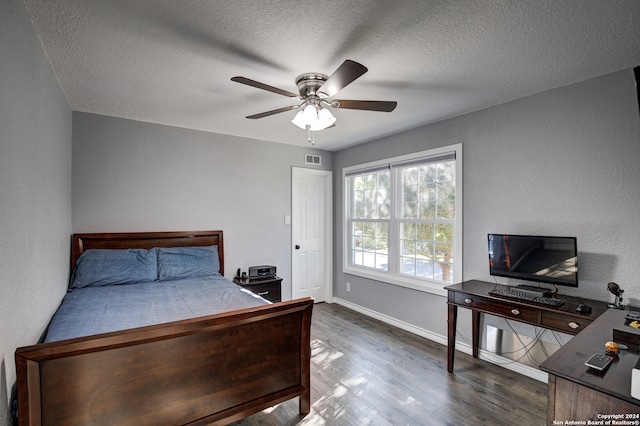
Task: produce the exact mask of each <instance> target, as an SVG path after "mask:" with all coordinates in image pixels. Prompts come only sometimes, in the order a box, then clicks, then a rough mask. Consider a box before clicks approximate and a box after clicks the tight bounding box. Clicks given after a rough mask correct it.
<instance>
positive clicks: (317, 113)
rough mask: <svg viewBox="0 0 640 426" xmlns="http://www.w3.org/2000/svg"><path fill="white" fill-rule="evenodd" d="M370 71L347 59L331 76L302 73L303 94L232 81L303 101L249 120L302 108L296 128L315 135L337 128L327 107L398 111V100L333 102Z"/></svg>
mask: <svg viewBox="0 0 640 426" xmlns="http://www.w3.org/2000/svg"><path fill="white" fill-rule="evenodd" d="M367 71H368V69H367V67H365V66H364V65H361V64H359V63H357V62H355V61H351V60H349V59H347V60H346V61H344V62H343V63H342V65H340V66H339V67H338V69H337V70H336V71H335V72H334V73H333V74H331V76H330V77H329V76H327V75H325V74H320V73H305V74H301V75H299V76H298V77H297V78H296V85H297V86H298V91H299V94H296V93H292V92H289V91H286V90H282V89H278V88H277V87H273V86H269V85H267V84H264V83H260V82H258V81H255V80H251V79H248V78H246V77H233V78H232V79H231V81H235V82H236V83H242V84H246V85H248V86H252V87H257V88H258V89H263V90H266V91H269V92H273V93H276V94H278V95H283V96H286V97H288V98H291V99H295V100H298V101H302V102H301V103H298V104H296V105H290V106H286V107H283V108H278V109H274V110H271V111H266V112H262V113H260V114H254V115H250V116H248V117H247V118H249V119H257V118H264V117H268V116H270V115H274V114H279V113H281V112H286V111H291V110H294V109H298V108H302V110H301V111H299V112H298V114H297V115H296V116H295V118H294V119H293V120H291V121H292V123H293V124H295V125H296V126H298V127H300V128H302V129H306V130H308V131H309V132H311V131H318V130H323V129H326V128H328V127H332V126H334V125H335V124H334V123H335V121H336V119H335V117H333V115H332V114H331V112H329V110H328V109H327V107H330V108H342V109H359V110H366V111H381V112H391V111H393V110H394V109H395V108H396V105H397V104H398V103H397V102H395V101H361V100H359V101H356V100H349V99H329V98H331V97H332V96H334V95H335V94H337V93H338V92H339V91H340V90H342V89H344V88H345V87H346V86H347V85H349V84H351V83H352V82H353V81H354V80H356V79H357V78H358V77H360V76H361V75H363V74H364V73H366V72H367ZM310 140H311V139H310Z"/></svg>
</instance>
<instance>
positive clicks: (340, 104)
mask: <svg viewBox="0 0 640 426" xmlns="http://www.w3.org/2000/svg"><path fill="white" fill-rule="evenodd" d="M336 104H337V105H336ZM330 105H331V106H332V107H334V108H344V109H362V110H367V111H381V112H391V111H393V110H394V109H396V106H397V105H398V103H397V102H396V101H353V100H348V99H334V100H332V101H331V103H330Z"/></svg>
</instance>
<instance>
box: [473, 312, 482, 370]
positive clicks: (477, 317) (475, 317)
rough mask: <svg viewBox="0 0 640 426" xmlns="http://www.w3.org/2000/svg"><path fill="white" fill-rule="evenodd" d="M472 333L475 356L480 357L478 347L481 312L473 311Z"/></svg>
mask: <svg viewBox="0 0 640 426" xmlns="http://www.w3.org/2000/svg"><path fill="white" fill-rule="evenodd" d="M471 333H472V337H471V340H472V345H473V348H472V351H473V357H474V358H478V348H479V347H480V312H478V311H474V310H472V311H471Z"/></svg>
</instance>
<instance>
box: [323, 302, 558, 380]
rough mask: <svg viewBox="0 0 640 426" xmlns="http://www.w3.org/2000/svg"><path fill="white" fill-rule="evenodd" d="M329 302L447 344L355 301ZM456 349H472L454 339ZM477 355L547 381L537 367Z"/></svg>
mask: <svg viewBox="0 0 640 426" xmlns="http://www.w3.org/2000/svg"><path fill="white" fill-rule="evenodd" d="M331 303H337V304H338V305H341V306H344V307H345V308H349V309H351V310H353V311H356V312H359V313H361V314H363V315H366V316H368V317H371V318H375V319H377V320H379V321H382V322H384V323H386V324H389V325H392V326H394V327H398V328H400V329H402V330H405V331H408V332H409V333H413V334H415V335H418V336H420V337H424V338H426V339H429V340H432V341H434V342H436V343H440V344H441V345H445V346H446V345H447V337H446V336H442V335H440V334H437V333H433V332H431V331H429V330H425V329H424V328H420V327H416V326H415V325H413V324H409V323H407V322H404V321H401V320H399V319H397V318H393V317H390V316H388V315H385V314H381V313H380V312H377V311H374V310H372V309H369V308H365V307H363V306H360V305H356V304H355V303H351V302H349V301H346V300H344V299H340V298H338V297H334V298H333V299H332V301H331ZM456 350H458V351H460V352H464V353H466V354H468V355H471V354H472V353H473V351H472V349H471V345H469V344H467V343H465V342H460V341H456ZM478 357H479V358H480V359H481V360H483V361H487V362H490V363H492V364H496V365H498V366H500V367H503V368H506V369H507V370H511V371H514V372H516V373H518V374H522V375H523V376H527V377H530V378H532V379H535V380H538V381H540V382H544V383H547V381H548V375H547V373H545V372H544V371H542V370H539V369H537V368H533V367H530V366H528V365H524V364H520V363H519V362H514V361H512V360H510V359H508V358H505V357H502V356H500V355H496V354H494V353H493V352H489V351H485V350H483V349H480V352H479V354H478Z"/></svg>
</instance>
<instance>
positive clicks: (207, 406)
mask: <svg viewBox="0 0 640 426" xmlns="http://www.w3.org/2000/svg"><path fill="white" fill-rule="evenodd" d="M214 244H217V245H218V251H219V254H220V269H221V271H220V272H221V273H224V269H223V268H224V266H223V265H224V263H223V259H224V257H223V253H224V250H223V240H222V231H203V232H162V233H118V234H76V235H74V236H73V238H72V265H74V264H75V260H76V259H77V258H78V257H79V256H80V254H82V252H83V251H84V250H87V249H91V248H103V249H122V248H152V247H183V246H208V245H214ZM312 309H313V299H312V298H304V299H297V300H292V301H288V302H281V303H276V304H272V305H265V306H260V307H256V308H247V309H242V310H237V311H233V312H228V313H223V314H216V315H210V316H206V317H199V318H193V319H188V320H183V321H175V322H170V323H166V324H159V325H153V326H148V327H140V328H135V329H130V330H124V331H117V332H113V333H106V334H100V335H95V336H88V337H80V338H76V339H69V340H63V341H58V342H51V343H43V344H38V345H33V346H29V347H23V348H18V349H17V350H16V355H15V357H16V369H17V377H18V378H17V388H18V391H17V393H18V420H19V424H20V425H60V424H64V425H75V424H114V425H115V424H117V425H125V424H133V425H183V424H189V425H205V424H207V425H208V424H227V423H230V422H233V421H237V420H240V419H242V418H244V417H247V416H249V415H251V414H254V413H257V412H259V411H261V410H264V409H266V408H268V407H271V406H273V405H275V404H277V403H280V402H282V401H286V400H288V399H290V398H294V397H296V396H299V397H300V400H299V404H300V414H301V415H304V414H307V413H309V410H310V408H311V395H310V376H311V373H310V357H311V349H310V344H311V342H310V328H311V312H312Z"/></svg>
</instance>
